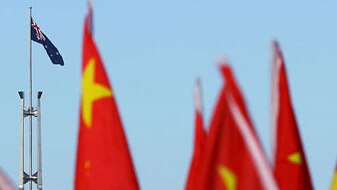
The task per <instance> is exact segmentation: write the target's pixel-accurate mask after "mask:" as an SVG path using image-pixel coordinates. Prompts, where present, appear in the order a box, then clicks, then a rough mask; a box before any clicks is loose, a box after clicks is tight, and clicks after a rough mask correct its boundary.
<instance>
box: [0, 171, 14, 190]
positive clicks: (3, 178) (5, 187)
mask: <svg viewBox="0 0 337 190" xmlns="http://www.w3.org/2000/svg"><path fill="white" fill-rule="evenodd" d="M14 189H16V188H15V185H14V183H13V182H12V180H10V178H9V177H8V176H7V175H6V174H5V172H4V171H2V170H1V169H0V190H14Z"/></svg>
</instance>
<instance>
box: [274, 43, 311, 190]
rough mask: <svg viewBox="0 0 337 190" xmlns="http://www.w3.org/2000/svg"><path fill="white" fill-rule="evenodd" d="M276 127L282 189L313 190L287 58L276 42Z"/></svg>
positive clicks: (277, 168)
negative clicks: (290, 87)
mask: <svg viewBox="0 0 337 190" xmlns="http://www.w3.org/2000/svg"><path fill="white" fill-rule="evenodd" d="M273 54H274V55H273V65H272V67H273V86H272V88H273V95H272V122H273V123H272V125H273V126H272V127H273V130H274V141H275V142H274V146H275V147H274V173H275V176H276V179H277V182H278V184H279V187H280V189H282V190H283V189H286V190H295V189H296V190H301V189H303V190H310V189H313V186H312V183H311V179H310V174H309V169H308V166H307V161H306V159H305V155H304V150H303V146H302V143H301V138H300V133H299V130H298V127H297V123H296V118H295V113H294V111H293V108H292V103H291V98H290V91H289V87H288V81H287V74H286V68H285V63H284V58H283V55H282V52H281V49H280V48H279V46H278V44H277V42H273Z"/></svg>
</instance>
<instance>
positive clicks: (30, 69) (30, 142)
mask: <svg viewBox="0 0 337 190" xmlns="http://www.w3.org/2000/svg"><path fill="white" fill-rule="evenodd" d="M31 19H32V7H29V108H28V112H30V113H31V112H33V101H32V89H33V64H32V30H31V27H32V26H31ZM32 117H33V115H32V114H29V176H30V177H31V176H32V175H33V129H32V128H33V118H32ZM32 186H33V183H32V181H30V190H32Z"/></svg>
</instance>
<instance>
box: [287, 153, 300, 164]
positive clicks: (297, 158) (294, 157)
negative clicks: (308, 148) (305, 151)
mask: <svg viewBox="0 0 337 190" xmlns="http://www.w3.org/2000/svg"><path fill="white" fill-rule="evenodd" d="M288 161H290V162H291V163H294V164H298V165H300V164H301V163H302V156H301V153H300V152H294V153H292V154H290V155H289V156H288Z"/></svg>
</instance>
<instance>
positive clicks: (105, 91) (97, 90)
mask: <svg viewBox="0 0 337 190" xmlns="http://www.w3.org/2000/svg"><path fill="white" fill-rule="evenodd" d="M95 64H96V62H95V59H94V58H91V59H90V60H89V62H88V64H87V65H86V67H85V69H84V72H83V78H82V91H83V92H82V93H83V94H82V117H83V120H84V123H85V125H86V127H87V128H91V124H92V104H93V103H94V101H96V100H99V99H102V98H106V97H110V96H112V92H111V90H110V89H109V88H107V87H105V86H103V85H101V84H98V83H95Z"/></svg>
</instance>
